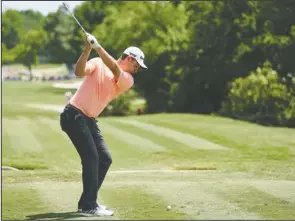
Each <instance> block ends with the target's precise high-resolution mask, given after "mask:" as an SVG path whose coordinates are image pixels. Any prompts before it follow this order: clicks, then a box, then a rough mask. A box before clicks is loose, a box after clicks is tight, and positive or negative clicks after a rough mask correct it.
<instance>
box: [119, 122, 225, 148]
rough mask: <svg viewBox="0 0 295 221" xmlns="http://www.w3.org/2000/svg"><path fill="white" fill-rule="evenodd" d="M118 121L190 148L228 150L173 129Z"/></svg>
mask: <svg viewBox="0 0 295 221" xmlns="http://www.w3.org/2000/svg"><path fill="white" fill-rule="evenodd" d="M116 121H117V122H120V123H124V124H129V125H133V126H136V127H138V128H140V129H144V130H146V131H148V132H151V133H156V134H161V135H162V136H165V137H169V138H171V139H173V140H176V141H178V142H180V143H183V144H185V145H187V146H188V147H192V148H197V149H205V150H208V149H209V150H210V149H213V150H216V149H221V150H226V149H228V148H227V147H224V146H221V145H218V144H215V143H212V142H210V141H208V140H205V139H201V138H199V137H197V136H193V135H190V134H185V133H182V132H179V131H175V130H171V129H168V128H165V127H161V126H156V125H153V124H148V123H143V122H139V121H136V120H131V119H128V120H124V119H116Z"/></svg>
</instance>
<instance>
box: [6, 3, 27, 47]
mask: <svg viewBox="0 0 295 221" xmlns="http://www.w3.org/2000/svg"><path fill="white" fill-rule="evenodd" d="M22 32H23V26H22V16H21V14H20V13H19V12H18V11H16V10H11V9H9V10H7V11H5V12H4V13H3V14H2V40H3V42H4V44H5V46H6V48H7V49H8V50H9V49H12V48H14V47H15V46H16V45H17V44H18V43H19V42H20V39H21V35H22Z"/></svg>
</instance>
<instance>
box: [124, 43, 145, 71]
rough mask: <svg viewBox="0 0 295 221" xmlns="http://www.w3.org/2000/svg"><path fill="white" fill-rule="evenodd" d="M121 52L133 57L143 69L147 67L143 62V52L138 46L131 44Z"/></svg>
mask: <svg viewBox="0 0 295 221" xmlns="http://www.w3.org/2000/svg"><path fill="white" fill-rule="evenodd" d="M123 54H126V55H129V56H131V57H133V58H134V59H135V60H136V61H137V63H138V64H139V65H140V66H141V67H142V68H143V69H148V68H147V66H146V65H145V64H144V53H143V52H142V50H140V49H139V48H138V47H134V46H131V47H129V48H126V49H125V51H124V52H123Z"/></svg>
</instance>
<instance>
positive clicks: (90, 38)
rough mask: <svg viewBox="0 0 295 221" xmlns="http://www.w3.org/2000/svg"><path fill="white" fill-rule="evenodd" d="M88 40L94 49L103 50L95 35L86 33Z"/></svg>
mask: <svg viewBox="0 0 295 221" xmlns="http://www.w3.org/2000/svg"><path fill="white" fill-rule="evenodd" d="M86 39H87V42H88V43H89V44H90V45H91V47H92V48H93V49H98V48H101V45H100V44H99V43H98V42H97V40H96V38H95V37H94V36H93V35H91V34H89V33H86Z"/></svg>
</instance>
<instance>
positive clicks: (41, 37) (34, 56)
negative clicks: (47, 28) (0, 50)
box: [15, 30, 46, 80]
mask: <svg viewBox="0 0 295 221" xmlns="http://www.w3.org/2000/svg"><path fill="white" fill-rule="evenodd" d="M45 44H46V33H45V32H44V31H43V30H31V31H29V32H28V33H27V34H26V35H25V37H24V40H23V42H22V43H21V44H18V45H17V46H16V48H15V53H16V59H15V60H16V61H17V62H20V63H22V64H24V65H25V66H26V67H27V68H28V69H29V72H30V80H32V78H33V74H32V65H36V64H37V63H38V50H39V49H40V47H42V45H45Z"/></svg>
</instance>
